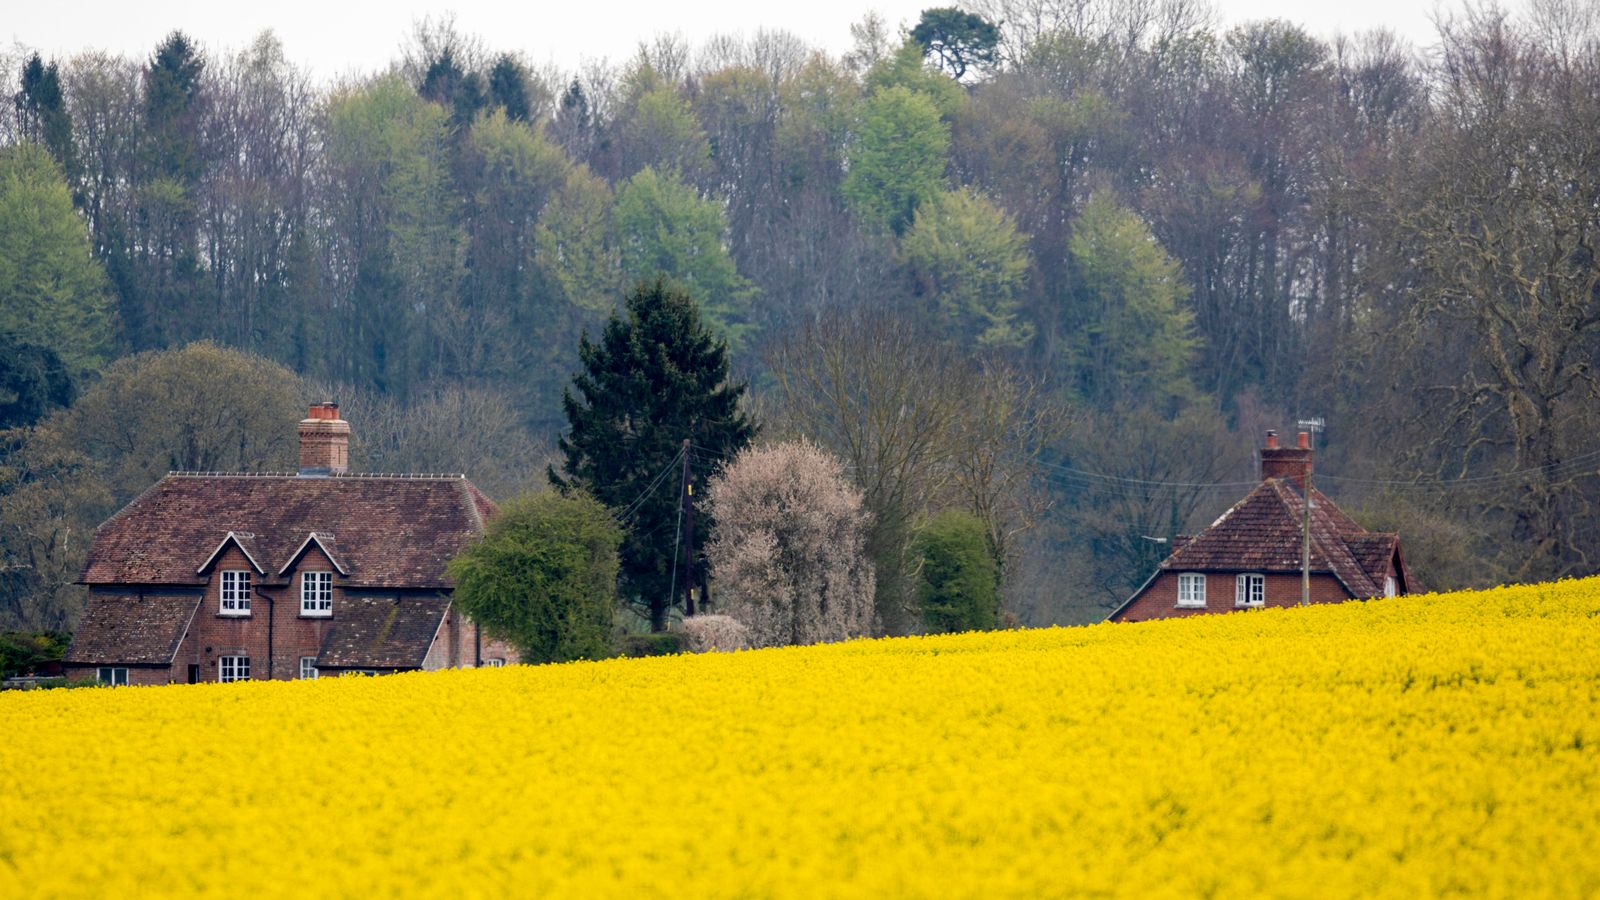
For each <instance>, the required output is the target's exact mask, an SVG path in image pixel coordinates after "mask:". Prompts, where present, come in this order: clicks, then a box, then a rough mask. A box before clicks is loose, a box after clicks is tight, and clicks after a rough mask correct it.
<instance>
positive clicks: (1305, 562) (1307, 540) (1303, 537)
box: [1299, 417, 1324, 606]
mask: <svg viewBox="0 0 1600 900" xmlns="http://www.w3.org/2000/svg"><path fill="white" fill-rule="evenodd" d="M1323 422H1324V420H1323V419H1322V418H1321V417H1318V418H1315V419H1301V420H1300V427H1301V428H1303V429H1305V430H1304V431H1301V432H1300V442H1299V443H1300V449H1302V450H1304V451H1306V461H1305V466H1306V467H1305V471H1304V473H1303V474H1304V475H1305V478H1304V479H1303V481H1304V483H1303V484H1302V485H1300V487H1301V489H1302V490H1304V491H1305V502H1304V503H1303V504H1302V509H1301V522H1300V605H1301V606H1310V605H1311V469H1312V465H1311V461H1312V454H1313V453H1315V452H1316V448H1314V447H1313V446H1312V445H1311V442H1312V441H1313V440H1315V438H1316V436H1317V434H1318V433H1320V432H1321V431H1322V429H1323Z"/></svg>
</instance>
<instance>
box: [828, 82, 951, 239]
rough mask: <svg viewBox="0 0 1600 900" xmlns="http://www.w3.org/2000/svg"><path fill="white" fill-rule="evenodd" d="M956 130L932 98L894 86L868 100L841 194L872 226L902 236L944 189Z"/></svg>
mask: <svg viewBox="0 0 1600 900" xmlns="http://www.w3.org/2000/svg"><path fill="white" fill-rule="evenodd" d="M949 146H950V127H949V126H948V125H946V124H945V123H944V122H943V121H941V120H940V118H939V109H938V107H936V106H935V105H934V103H933V101H932V100H929V99H928V98H927V97H925V96H923V95H921V94H917V93H913V92H912V91H911V90H909V89H907V88H904V87H891V88H888V89H887V90H883V91H880V92H878V93H877V94H874V95H873V96H872V98H871V99H869V100H868V101H867V104H866V112H865V115H864V116H863V120H862V123H861V134H860V136H859V137H858V138H857V139H856V143H855V146H854V147H852V148H851V151H850V174H848V175H846V176H845V180H844V184H843V185H842V186H841V190H842V191H843V193H844V198H845V200H846V201H848V202H849V204H850V206H851V207H852V208H853V209H854V210H855V212H856V215H857V216H859V217H860V218H861V220H862V221H863V222H865V223H867V224H868V225H869V226H871V227H874V228H879V229H884V230H887V231H892V232H893V233H895V234H897V235H898V234H901V233H902V232H904V231H905V230H906V228H907V227H909V226H910V225H911V222H912V219H913V218H914V217H915V216H916V214H917V208H918V207H919V206H921V205H922V204H923V203H924V202H926V201H928V200H930V199H932V198H934V197H937V196H938V195H939V194H940V193H942V192H943V191H944V187H945V179H944V169H945V150H946V149H947V148H948V147H949Z"/></svg>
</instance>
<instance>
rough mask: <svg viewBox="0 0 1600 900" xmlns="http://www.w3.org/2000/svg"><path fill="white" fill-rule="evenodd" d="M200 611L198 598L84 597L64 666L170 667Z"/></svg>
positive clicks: (179, 595) (179, 596)
mask: <svg viewBox="0 0 1600 900" xmlns="http://www.w3.org/2000/svg"><path fill="white" fill-rule="evenodd" d="M199 605H200V595H199V594H198V593H191V594H147V595H145V596H143V597H141V596H139V594H137V593H126V594H102V593H94V594H91V595H90V596H89V606H88V608H87V609H86V610H84V613H83V621H82V622H80V623H79V624H78V630H77V631H75V632H73V634H72V646H71V647H68V648H67V657H66V660H67V662H69V663H78V664H109V663H122V664H127V665H163V666H164V665H169V664H171V662H172V656H173V654H174V653H177V652H178V644H179V642H181V641H182V640H183V634H184V632H185V631H187V630H188V628H189V622H190V620H192V619H193V618H194V611H195V609H196V608H197V607H198V606H199Z"/></svg>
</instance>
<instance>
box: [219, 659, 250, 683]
mask: <svg viewBox="0 0 1600 900" xmlns="http://www.w3.org/2000/svg"><path fill="white" fill-rule="evenodd" d="M217 680H218V681H249V680H250V657H248V656H224V657H221V658H219V659H218V660H217Z"/></svg>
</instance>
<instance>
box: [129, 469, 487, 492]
mask: <svg viewBox="0 0 1600 900" xmlns="http://www.w3.org/2000/svg"><path fill="white" fill-rule="evenodd" d="M165 477H167V478H305V479H306V480H308V481H311V480H317V481H327V480H334V479H350V480H372V481H379V480H386V479H393V480H397V481H466V480H468V479H467V476H466V473H464V472H341V473H338V474H334V475H317V476H312V477H308V476H303V475H301V474H300V473H299V472H208V471H203V470H198V469H174V470H172V471H170V472H168V473H167V474H166V476H165ZM160 483H161V482H160V481H157V482H156V484H160ZM153 486H154V485H152V487H153ZM147 490H148V489H147Z"/></svg>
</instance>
